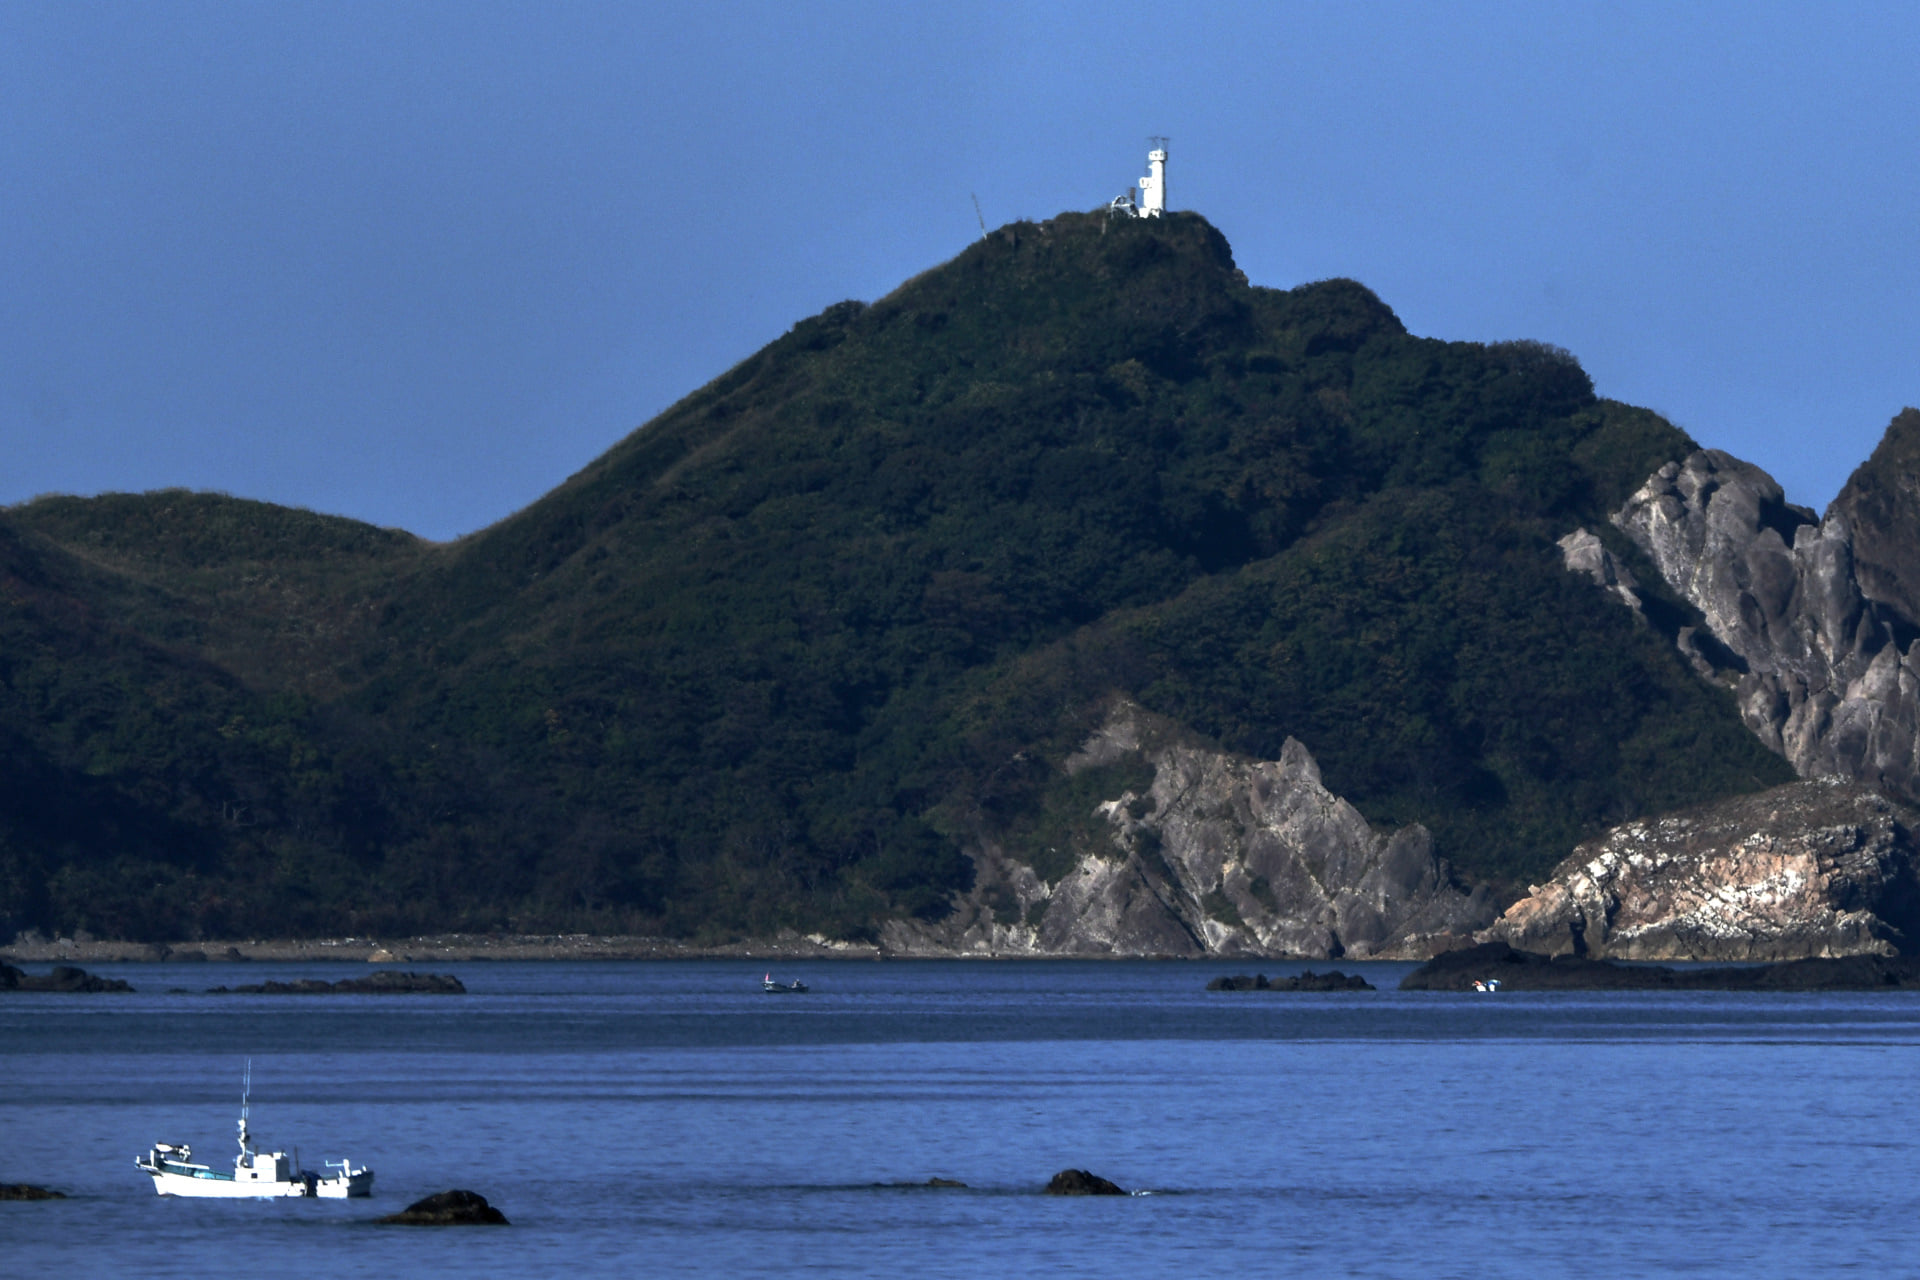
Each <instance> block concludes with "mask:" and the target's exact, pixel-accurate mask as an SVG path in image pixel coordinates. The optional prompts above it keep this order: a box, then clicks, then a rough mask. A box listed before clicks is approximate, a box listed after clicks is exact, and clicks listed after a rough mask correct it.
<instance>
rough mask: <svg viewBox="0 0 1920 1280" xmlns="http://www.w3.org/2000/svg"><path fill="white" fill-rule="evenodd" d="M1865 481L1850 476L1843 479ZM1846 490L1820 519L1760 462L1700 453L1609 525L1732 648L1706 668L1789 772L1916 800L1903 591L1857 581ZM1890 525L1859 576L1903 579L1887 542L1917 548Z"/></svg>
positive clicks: (1914, 711)
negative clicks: (1726, 686)
mask: <svg viewBox="0 0 1920 1280" xmlns="http://www.w3.org/2000/svg"><path fill="white" fill-rule="evenodd" d="M1896 425H1897V424H1896ZM1862 471H1863V473H1864V472H1866V471H1867V468H1863V469H1862ZM1859 483H1860V476H1858V475H1857V476H1856V478H1855V481H1853V482H1850V485H1849V489H1850V490H1852V489H1854V488H1855V487H1856V486H1857V485H1858V484H1859ZM1848 499H1849V494H1848V493H1843V494H1842V495H1841V497H1840V498H1839V499H1836V500H1835V502H1834V505H1833V507H1832V508H1831V509H1830V510H1829V511H1828V513H1827V516H1826V518H1825V519H1824V520H1815V518H1814V516H1813V513H1812V512H1810V511H1807V510H1806V509H1804V508H1800V507H1794V506H1791V505H1789V504H1788V503H1787V502H1786V500H1785V497H1784V495H1783V494H1782V493H1781V490H1780V486H1779V485H1777V484H1775V483H1774V481H1773V479H1772V478H1771V477H1769V476H1768V475H1767V474H1766V473H1765V472H1763V471H1761V470H1760V469H1759V468H1758V467H1755V466H1753V465H1751V464H1749V463H1745V462H1741V461H1740V460H1739V459H1737V458H1734V457H1732V456H1730V455H1728V454H1725V453H1722V452H1720V451H1719V450H1716V449H1706V450H1701V451H1699V452H1697V453H1694V454H1693V455H1692V456H1690V457H1688V458H1687V459H1686V460H1685V461H1684V462H1676V463H1668V464H1667V465H1666V466H1664V467H1662V468H1661V469H1660V470H1659V471H1657V472H1655V473H1654V474H1653V476H1652V477H1651V478H1649V479H1648V481H1647V483H1646V484H1645V485H1643V486H1642V487H1641V488H1640V490H1639V491H1638V492H1636V493H1635V494H1634V495H1633V496H1632V497H1631V498H1630V499H1629V500H1628V501H1627V504H1626V505H1625V506H1624V507H1623V508H1622V509H1621V510H1620V511H1619V512H1618V513H1617V514H1616V515H1615V516H1614V517H1613V522H1614V524H1615V525H1616V526H1618V527H1619V528H1620V529H1621V530H1622V531H1623V532H1624V533H1625V534H1626V535H1627V536H1628V537H1629V538H1631V539H1632V540H1633V541H1634V542H1635V543H1637V544H1638V545H1639V546H1640V548H1641V549H1642V550H1644V551H1645V552H1646V553H1647V555H1648V557H1649V558H1651V559H1652V561H1653V563H1654V564H1655V566H1657V567H1658V569H1659V571H1660V574H1661V576H1662V577H1663V578H1665V580H1666V581H1667V583H1668V584H1669V585H1670V586H1671V587H1672V588H1673V589H1674V590H1675V591H1676V592H1678V593H1679V594H1680V596H1682V597H1683V598H1684V599H1685V600H1686V601H1687V602H1688V603H1690V604H1692V605H1693V606H1694V607H1695V608H1697V609H1698V610H1699V611H1700V612H1701V614H1702V615H1704V617H1705V621H1706V627H1707V629H1708V630H1709V631H1710V632H1711V633H1712V636H1713V637H1714V639H1715V640H1717V641H1718V642H1719V644H1720V645H1723V646H1725V649H1726V650H1727V651H1729V652H1728V655H1727V660H1726V661H1725V662H1724V664H1723V665H1720V666H1718V667H1717V669H1716V670H1715V671H1714V672H1713V674H1715V675H1716V676H1717V677H1719V678H1722V679H1724V680H1725V681H1726V682H1727V683H1730V684H1731V685H1733V687H1734V689H1735V696H1736V697H1737V699H1738V702H1739V707H1740V713H1741V716H1742V717H1743V718H1744V720H1745V721H1746V723H1747V725H1748V727H1749V728H1751V729H1752V730H1753V731H1754V732H1755V733H1756V734H1758V735H1759V737H1760V739H1761V740H1762V741H1763V742H1765V743H1766V744H1767V746H1769V747H1770V748H1772V749H1773V750H1775V751H1778V752H1779V753H1780V754H1781V755H1782V756H1784V757H1785V758H1786V759H1787V761H1788V762H1789V763H1790V764H1792V766H1793V768H1794V770H1795V772H1797V773H1799V774H1800V776H1801V777H1803V778H1811V777H1823V776H1826V775H1830V774H1839V775H1841V776H1844V777H1847V778H1852V779H1855V780H1856V781H1859V782H1863V783H1865V784H1867V785H1868V786H1871V787H1876V788H1881V789H1884V790H1886V791H1888V792H1890V793H1892V794H1894V795H1896V796H1899V797H1901V798H1903V799H1907V800H1915V799H1920V654H1916V653H1915V651H1914V649H1913V647H1912V643H1913V639H1914V637H1915V635H1916V630H1915V627H1914V620H1913V619H1912V618H1911V617H1910V616H1909V615H1908V614H1906V613H1905V612H1904V608H1903V603H1902V600H1895V599H1891V598H1878V599H1876V598H1874V597H1873V596H1872V595H1870V594H1869V593H1868V592H1867V591H1866V590H1864V589H1863V588H1862V585H1861V582H1862V575H1861V574H1859V573H1856V557H1855V542H1856V530H1855V525H1854V521H1855V520H1856V519H1859V518H1861V516H1862V513H1863V511H1865V509H1866V508H1865V506H1864V504H1855V503H1850V502H1849V500H1848ZM1898 532H1899V531H1893V532H1889V531H1888V530H1884V529H1880V528H1878V527H1875V528H1873V529H1871V531H1870V536H1868V537H1866V538H1865V539H1863V541H1864V542H1865V543H1867V544H1869V545H1870V546H1871V547H1872V548H1874V550H1875V557H1876V558H1875V559H1874V561H1872V566H1873V572H1872V574H1870V575H1867V577H1866V580H1868V581H1878V582H1881V583H1885V584H1891V585H1892V586H1893V587H1900V586H1903V585H1904V583H1905V581H1906V578H1903V577H1902V576H1901V575H1900V573H1898V572H1896V570H1897V569H1898V567H1899V566H1898V565H1897V564H1894V562H1893V560H1891V559H1889V555H1890V549H1891V548H1893V547H1896V546H1898V545H1905V546H1907V547H1909V548H1911V552H1910V554H1911V553H1920V545H1916V543H1915V541H1914V539H1913V538H1912V537H1911V534H1910V533H1908V534H1906V535H1903V536H1904V537H1905V541H1904V543H1902V541H1901V537H1897V536H1894V535H1895V534H1896V533H1898ZM1916 559H1920V556H1916ZM1569 564H1570V565H1571V554H1570V553H1569ZM1887 594H1888V595H1889V596H1891V595H1895V594H1898V592H1897V591H1895V590H1891V589H1890V590H1888V592H1887ZM1690 640H1691V637H1690V636H1689V635H1687V634H1685V633H1683V634H1682V636H1681V637H1680V641H1681V647H1682V648H1683V649H1684V650H1688V656H1689V658H1690V659H1691V660H1693V661H1694V664H1695V667H1696V669H1704V666H1705V664H1704V660H1703V658H1702V656H1701V654H1700V652H1699V650H1698V648H1697V647H1690V643H1689V642H1690Z"/></svg>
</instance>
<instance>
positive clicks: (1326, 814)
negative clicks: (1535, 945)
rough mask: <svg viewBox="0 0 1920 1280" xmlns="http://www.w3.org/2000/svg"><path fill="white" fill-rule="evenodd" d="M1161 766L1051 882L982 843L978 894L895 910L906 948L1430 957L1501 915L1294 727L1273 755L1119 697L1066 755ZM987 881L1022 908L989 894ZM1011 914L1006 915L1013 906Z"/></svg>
mask: <svg viewBox="0 0 1920 1280" xmlns="http://www.w3.org/2000/svg"><path fill="white" fill-rule="evenodd" d="M1127 758H1134V759H1140V760H1144V761H1145V762H1146V763H1148V764H1150V765H1151V766H1152V772H1153V781H1152V784H1151V786H1149V787H1148V788H1147V790H1146V791H1145V793H1144V794H1136V793H1135V792H1133V791H1125V792H1123V793H1121V794H1119V795H1116V796H1113V797H1111V798H1109V799H1107V800H1106V801H1104V802H1102V803H1101V804H1100V805H1099V806H1098V809H1097V811H1096V812H1097V813H1098V815H1099V817H1100V818H1101V819H1102V820H1103V824H1104V832H1105V840H1104V844H1103V845H1102V847H1099V848H1097V849H1093V850H1090V851H1087V852H1085V853H1083V854H1082V855H1081V856H1080V857H1079V859H1078V860H1077V862H1076V864H1075V865H1074V866H1073V868H1072V870H1070V871H1069V872H1068V873H1067V874H1066V875H1065V876H1063V877H1061V878H1060V879H1059V880H1058V881H1057V882H1055V883H1053V884H1048V883H1047V882H1046V881H1045V880H1044V879H1043V878H1042V877H1041V876H1040V875H1038V874H1037V873H1036V872H1035V871H1034V870H1033V868H1032V867H1031V866H1029V865H1027V864H1026V863H1024V862H1021V861H1019V860H1018V859H1016V858H1013V857H1011V856H1010V855H1009V854H1008V853H1007V852H1006V851H1005V850H1003V849H999V848H987V849H984V850H982V851H980V852H979V853H977V854H976V862H977V863H978V865H979V869H980V876H979V883H978V884H977V885H976V888H975V891H974V894H973V897H972V900H971V901H969V902H967V903H964V904H962V906H961V909H960V910H958V911H956V912H955V913H954V915H953V916H951V917H949V919H947V920H944V921H940V922H937V923H935V924H925V923H921V922H896V923H894V924H892V925H889V926H888V930H887V932H886V933H885V934H883V937H882V942H883V945H884V946H885V947H887V948H888V949H890V950H896V951H905V952H916V951H919V952H942V953H947V952H952V951H955V950H958V951H962V952H967V951H973V952H985V953H993V954H1051V955H1074V954H1098V955H1174V956H1198V955H1249V956H1271V957H1284V956H1294V957H1302V958H1313V959H1324V958H1332V957H1339V956H1346V957H1348V958H1350V959H1362V958H1366V957H1377V958H1409V959H1425V958H1426V957H1427V956H1429V955H1431V954H1433V953H1434V951H1436V950H1441V949H1444V948H1445V947H1447V946H1450V945H1455V944H1456V943H1458V942H1462V941H1464V940H1465V939H1466V937H1468V936H1469V935H1470V934H1471V933H1472V931H1473V930H1475V929H1477V928H1481V927H1483V926H1485V925H1487V924H1488V923H1490V922H1491V921H1492V920H1493V918H1494V915H1495V911H1494V908H1493V906H1492V903H1491V902H1490V900H1489V899H1488V897H1487V895H1486V894H1485V892H1484V891H1480V892H1476V893H1472V894H1470V893H1468V892H1466V891H1465V890H1463V889H1461V888H1460V887H1459V886H1457V885H1456V884H1454V882H1453V880H1452V877H1451V874H1450V872H1449V869H1448V867H1447V864H1446V863H1445V862H1444V861H1443V860H1442V859H1440V858H1439V857H1437V856H1436V855H1435V853H1434V849H1433V839H1432V837H1431V836H1430V835H1429V834H1428V832H1427V830H1426V828H1425V827H1422V826H1419V825H1418V824H1414V825H1410V826H1406V827H1402V828H1400V829H1399V830H1397V831H1392V832H1380V831H1376V830H1374V829H1373V828H1372V827H1371V826H1370V825H1369V824H1368V823H1367V820H1366V819H1365V818H1364V817H1362V816H1361V814H1360V812H1359V811H1358V810H1356V809H1355V808H1354V807H1353V806H1352V805H1351V804H1348V803H1347V802H1346V801H1345V800H1342V799H1341V798H1340V797H1338V796H1336V795H1334V794H1333V793H1332V792H1330V791H1328V790H1327V788H1326V787H1325V785H1324V784H1323V783H1322V781H1321V778H1320V770H1319V767H1318V766H1317V765H1316V764H1315V763H1314V759H1313V756H1312V755H1311V754H1310V753H1309V752H1308V751H1307V749H1306V747H1305V746H1303V745H1301V744H1300V743H1299V742H1297V741H1295V740H1293V739H1288V740H1287V741H1286V743H1285V745H1284V747H1283V749H1282V751H1281V755H1280V759H1278V760H1248V759H1245V758H1243V757H1238V756H1232V755H1228V754H1225V753H1222V752H1219V751H1214V750H1209V749H1207V748H1204V747H1198V746H1194V745H1191V744H1188V743H1184V742H1181V741H1179V740H1178V735H1177V734H1175V733H1174V732H1173V730H1172V729H1171V727H1170V726H1168V725H1167V724H1166V723H1165V722H1163V721H1159V720H1158V719H1157V718H1156V717H1152V716H1149V715H1148V714H1147V713H1146V712H1144V711H1142V710H1140V709H1139V708H1138V707H1135V706H1133V705H1131V704H1127V703H1122V704H1120V705H1119V706H1117V707H1116V708H1115V709H1114V711H1113V712H1112V714H1111V715H1110V716H1109V717H1108V719H1107V722H1106V723H1105V725H1104V726H1103V727H1102V728H1101V729H1100V730H1099V731H1098V732H1097V733H1095V734H1094V735H1093V736H1092V737H1091V738H1089V739H1088V741H1087V742H1086V743H1085V744H1084V745H1083V747H1082V748H1081V750H1080V751H1079V752H1078V753H1076V754H1075V755H1074V756H1073V757H1072V758H1070V759H1069V760H1068V761H1067V762H1066V768H1067V769H1068V771H1069V772H1073V771H1076V770H1078V769H1082V768H1088V767H1092V766H1096V765H1104V764H1111V763H1115V762H1117V761H1121V760H1124V759H1127ZM989 895H997V896H999V897H1000V899H1001V900H1002V901H1009V900H1010V901H1011V902H1012V903H1013V904H1014V909H1013V910H1011V911H1006V910H1003V911H1001V912H995V911H992V910H990V909H988V908H987V906H986V905H985V904H986V900H987V898H988V896H989ZM1007 917H1011V919H1008V918H1007Z"/></svg>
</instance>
